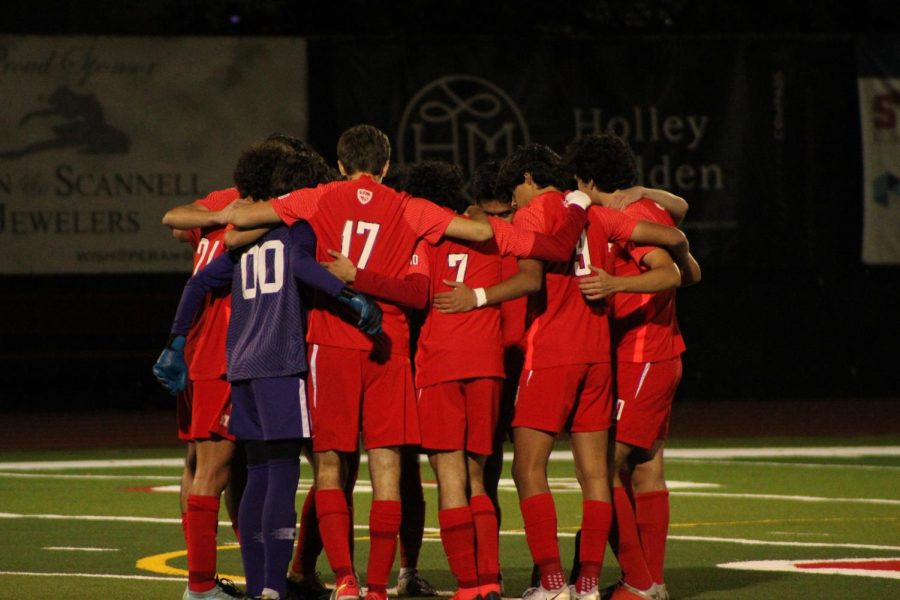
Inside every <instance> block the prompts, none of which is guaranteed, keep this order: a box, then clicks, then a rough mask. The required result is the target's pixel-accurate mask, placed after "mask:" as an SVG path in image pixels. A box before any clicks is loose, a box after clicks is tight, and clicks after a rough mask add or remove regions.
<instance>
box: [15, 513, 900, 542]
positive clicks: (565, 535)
mask: <svg viewBox="0 0 900 600" xmlns="http://www.w3.org/2000/svg"><path fill="white" fill-rule="evenodd" d="M0 519H46V520H57V521H106V522H128V523H163V524H170V525H175V524H177V525H181V519H163V518H155V517H119V516H100V515H52V514H33V515H26V514H16V513H0ZM219 525H220V526H222V527H227V526H230V525H231V524H230V523H228V522H226V521H220V522H219ZM353 528H354V530H360V531H368V525H354V526H353ZM439 532H440V530H439V529H437V528H435V527H426V528H425V533H432V534H436V533H439ZM500 535H509V536H523V535H525V532H524V531H521V530H504V531H501V532H500ZM557 535H558V536H559V537H562V538H572V537H575V534H574V533H572V532H568V531H560V532H559V533H558V534H557ZM669 539H670V540H677V541H687V542H712V543H721V544H742V545H748V546H790V547H802V548H856V549H861V550H891V551H900V546H882V545H872V544H826V543H824V542H779V541H770V540H748V539H742V538H722V537H705V536H696V535H670V536H669Z"/></svg>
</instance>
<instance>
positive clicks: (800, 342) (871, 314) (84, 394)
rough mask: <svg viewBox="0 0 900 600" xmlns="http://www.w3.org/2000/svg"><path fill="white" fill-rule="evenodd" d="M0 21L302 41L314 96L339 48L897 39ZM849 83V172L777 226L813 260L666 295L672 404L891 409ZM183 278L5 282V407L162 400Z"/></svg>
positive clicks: (862, 6)
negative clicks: (678, 334)
mask: <svg viewBox="0 0 900 600" xmlns="http://www.w3.org/2000/svg"><path fill="white" fill-rule="evenodd" d="M551 8H552V9H551ZM3 12H4V14H5V17H4V18H3V19H2V21H0V33H5V34H41V35H46V34H61V35H69V34H72V35H74V34H79V35H84V34H87V35H152V36H171V35H247V36H256V35H280V36H293V35H297V36H305V37H307V38H309V39H310V42H311V45H310V54H309V60H310V65H309V72H310V81H311V83H310V89H311V90H313V88H314V84H313V82H315V81H317V78H319V77H321V78H322V79H323V80H327V76H328V73H327V72H326V71H327V69H328V68H329V64H330V63H329V59H330V55H329V53H330V50H329V48H331V46H330V44H332V43H335V42H339V41H341V40H347V39H369V38H378V39H379V40H385V41H388V42H390V41H391V40H401V39H402V40H406V41H409V40H416V39H421V40H429V41H431V40H433V39H435V38H436V39H453V40H458V39H460V38H464V39H465V38H470V39H471V41H472V42H473V43H478V42H479V40H484V39H487V38H488V37H490V38H492V39H496V38H503V39H507V38H508V39H509V40H511V41H514V40H518V39H526V38H527V39H529V40H534V39H540V40H543V41H549V42H552V41H553V40H557V39H570V38H576V39H584V40H595V39H596V40H598V41H599V40H603V39H608V38H622V37H626V38H627V37H631V36H635V37H640V36H647V37H649V38H660V37H661V38H670V37H675V38H679V37H694V38H696V37H717V36H726V37H737V38H753V39H756V38H761V39H767V38H772V39H797V40H802V41H809V40H813V41H815V42H816V43H821V44H823V46H824V47H827V48H829V49H830V51H835V53H836V55H838V54H839V55H841V56H844V58H843V59H842V60H844V62H845V63H846V64H840V65H837V66H836V68H838V69H843V70H844V71H847V70H852V69H853V68H854V63H853V61H854V57H853V49H852V48H853V44H854V40H856V39H857V38H858V37H859V36H864V35H869V34H888V35H892V36H900V3H898V2H897V1H896V0H863V1H857V2H838V1H836V0H825V1H812V0H807V1H799V0H782V1H778V2H774V1H770V0H765V1H761V2H752V3H751V2H748V3H731V2H721V1H719V2H716V1H712V0H706V1H696V2H690V1H687V0H668V1H666V0H656V1H653V0H643V1H634V2H611V1H602V0H595V1H586V2H562V3H546V2H538V1H533V0H530V1H517V2H514V1H511V0H503V1H498V2H490V1H488V2H480V3H468V2H465V3H464V2H452V1H447V2H440V3H437V2H413V1H402V2H384V3H375V2H360V1H353V2H330V3H325V2H322V3H319V2H290V1H287V0H257V1H254V2H238V1H233V0H232V1H222V2H214V1H211V0H204V1H196V2H184V1H175V0H169V1H157V2H152V1H151V2H143V3H122V2H119V1H117V2H113V1H110V0H89V1H88V2H67V1H61V0H58V1H32V2H26V1H22V0H13V1H7V2H6V3H5V4H4V9H3ZM850 84H851V85H848V87H847V89H846V90H845V93H844V94H843V95H841V96H837V97H833V98H827V99H824V100H825V101H826V102H828V103H831V108H834V107H835V106H837V107H838V108H839V109H840V110H841V111H842V112H843V113H845V114H846V121H845V123H844V124H843V125H839V126H833V127H831V128H829V129H828V131H827V135H828V136H829V137H827V138H823V139H811V140H809V143H810V146H811V147H820V148H825V149H827V148H830V147H837V146H840V147H843V148H849V149H850V151H851V152H852V153H853V155H854V156H855V157H856V160H855V161H850V162H846V161H843V162H842V163H841V164H839V165H831V164H828V163H827V160H828V159H827V157H826V158H824V159H822V160H824V161H826V162H825V163H824V164H823V165H822V168H821V169H820V170H818V171H816V170H814V169H809V170H808V171H804V172H802V173H798V180H797V186H798V188H799V187H803V188H805V189H809V188H810V187H811V188H812V190H813V194H812V196H813V197H815V198H816V201H815V203H812V202H809V201H805V202H801V203H799V205H797V206H791V207H789V208H787V209H785V210H784V211H783V212H782V213H780V214H781V215H782V216H783V218H785V219H787V220H788V221H789V222H788V224H787V225H786V227H788V228H791V229H793V230H795V231H796V232H798V235H800V234H801V233H802V239H803V244H804V245H805V246H804V248H802V249H799V251H801V252H803V253H804V254H808V256H809V257H810V259H809V260H808V261H803V263H802V264H801V265H800V266H796V263H791V262H788V261H775V260H768V259H766V260H760V261H759V263H758V264H756V265H752V266H744V267H715V268H707V269H705V270H704V281H703V282H702V284H701V285H699V286H697V287H695V288H690V289H686V290H683V291H681V292H679V317H680V321H681V324H682V329H683V331H684V333H685V337H686V341H687V344H688V352H687V354H686V355H685V356H684V365H685V377H684V380H683V382H682V386H681V389H680V392H679V399H680V401H686V402H689V401H691V400H713V401H718V400H722V401H732V400H746V399H763V400H771V401H773V402H775V401H782V400H785V399H801V398H855V397H900V385H898V380H900V378H898V375H897V373H898V372H900V364H898V363H900V360H898V359H900V353H898V351H897V342H898V340H900V317H898V308H900V307H898V299H900V269H898V267H869V266H866V265H864V264H862V263H861V261H860V258H859V256H860V250H859V249H860V246H861V235H862V232H861V226H862V225H861V223H862V197H861V194H862V192H861V190H862V157H861V152H862V150H861V142H860V130H859V116H858V115H859V112H858V106H857V101H856V89H855V80H854V81H851V82H850ZM330 107H331V105H330V103H329V98H328V95H327V94H326V93H319V94H318V95H315V94H314V93H313V92H312V91H311V97H310V122H311V123H313V124H314V125H313V128H312V129H311V130H310V141H311V142H312V143H313V144H314V145H315V146H317V147H318V148H320V149H321V150H322V152H323V153H324V154H325V155H326V156H328V157H329V158H333V156H332V155H329V152H330V151H331V148H332V147H333V144H334V139H335V137H336V136H335V134H334V132H333V128H332V127H331V125H334V124H335V117H334V115H333V114H331V113H330V112H329V108H330ZM811 118H812V117H811ZM317 123H318V124H319V125H315V124H317ZM824 135H826V134H824V133H823V136H824ZM811 152H812V151H811ZM822 152H824V150H823V151H822ZM816 156H820V157H821V156H824V154H822V155H816ZM741 201H742V202H760V203H761V202H764V200H760V199H741ZM746 209H747V210H756V209H757V208H756V207H754V206H753V205H748V206H747V207H746ZM759 209H760V210H764V208H763V207H759ZM772 242H773V240H771V239H767V238H766V234H765V232H761V233H758V234H757V235H756V236H755V238H754V239H753V244H758V245H759V248H760V249H761V252H763V251H762V249H764V248H766V247H767V246H768V245H770V244H771V243H772ZM795 250H796V249H795ZM761 256H766V257H768V256H769V255H768V254H766V253H765V252H763V253H762V254H761ZM791 265H795V266H791ZM184 280H185V275H184V274H171V275H153V274H140V275H138V274H129V275H107V276H84V275H82V276H75V275H65V276H0V289H2V294H0V365H2V366H0V382H2V388H0V389H2V390H3V391H2V392H0V396H2V398H3V400H2V403H0V409H4V410H5V409H11V410H31V409H38V408H49V407H55V406H65V407H68V408H76V407H82V406H83V407H109V408H119V409H122V408H146V407H160V406H170V405H171V399H170V398H169V397H168V396H167V395H166V394H165V393H164V392H163V391H162V390H161V389H159V386H158V385H157V383H156V382H155V380H154V379H153V378H152V376H151V374H150V367H151V365H152V363H153V361H154V360H155V358H156V356H157V354H158V353H159V351H160V349H161V348H162V345H163V343H164V342H165V340H166V337H167V331H168V327H169V324H170V321H171V317H172V315H173V313H174V308H175V305H176V303H177V300H178V297H179V294H180V290H181V286H182V285H183V282H184ZM895 404H896V403H895Z"/></svg>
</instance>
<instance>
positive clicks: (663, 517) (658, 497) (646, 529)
mask: <svg viewBox="0 0 900 600" xmlns="http://www.w3.org/2000/svg"><path fill="white" fill-rule="evenodd" d="M634 511H635V517H636V518H635V521H636V522H637V528H638V533H639V534H640V536H641V546H642V547H643V549H644V558H645V560H646V561H647V567H648V568H649V569H650V575H651V576H652V577H653V581H654V582H656V583H664V580H663V563H664V562H665V560H666V538H668V537H669V490H660V491H658V492H647V493H646V494H635V496H634Z"/></svg>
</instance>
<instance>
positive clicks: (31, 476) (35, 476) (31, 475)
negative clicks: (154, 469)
mask: <svg viewBox="0 0 900 600" xmlns="http://www.w3.org/2000/svg"><path fill="white" fill-rule="evenodd" d="M0 477H6V478H14V479H99V480H113V481H115V480H123V479H127V480H135V479H146V480H150V481H180V480H181V477H174V476H171V475H88V474H84V475H63V474H59V473H0Z"/></svg>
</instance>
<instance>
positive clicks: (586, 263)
mask: <svg viewBox="0 0 900 600" xmlns="http://www.w3.org/2000/svg"><path fill="white" fill-rule="evenodd" d="M590 274H591V249H590V248H589V247H588V243H587V232H586V231H582V232H581V237H580V238H578V243H577V244H575V276H576V277H582V276H584V275H590Z"/></svg>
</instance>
